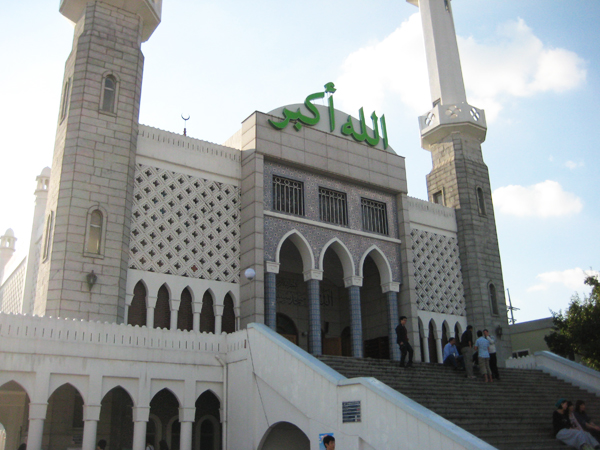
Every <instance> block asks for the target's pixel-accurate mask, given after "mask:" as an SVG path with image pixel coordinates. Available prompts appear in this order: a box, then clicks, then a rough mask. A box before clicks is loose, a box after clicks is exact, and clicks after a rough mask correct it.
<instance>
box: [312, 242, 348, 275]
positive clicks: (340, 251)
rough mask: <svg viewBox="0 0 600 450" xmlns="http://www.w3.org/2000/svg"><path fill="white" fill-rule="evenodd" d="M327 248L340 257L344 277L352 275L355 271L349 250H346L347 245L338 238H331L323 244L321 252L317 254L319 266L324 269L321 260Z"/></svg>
mask: <svg viewBox="0 0 600 450" xmlns="http://www.w3.org/2000/svg"><path fill="white" fill-rule="evenodd" d="M329 248H331V249H332V250H333V251H334V252H335V253H336V255H337V256H338V258H339V259H340V262H341V263H342V268H343V270H344V278H348V277H353V276H354V274H355V273H356V272H355V267H354V261H353V259H352V254H351V253H350V250H348V247H346V245H344V243H343V242H342V241H340V240H339V239H338V238H333V239H331V240H330V241H329V242H327V244H325V245H324V246H323V249H322V250H321V254H320V255H319V268H320V269H321V270H325V267H323V260H324V259H325V252H327V250H328V249H329Z"/></svg>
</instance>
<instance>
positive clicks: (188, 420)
mask: <svg viewBox="0 0 600 450" xmlns="http://www.w3.org/2000/svg"><path fill="white" fill-rule="evenodd" d="M195 415H196V408H179V423H180V424H181V431H180V436H179V450H192V426H193V424H194V419H195ZM215 439H216V435H215Z"/></svg>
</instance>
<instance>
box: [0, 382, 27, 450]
mask: <svg viewBox="0 0 600 450" xmlns="http://www.w3.org/2000/svg"><path fill="white" fill-rule="evenodd" d="M28 413H29V396H28V395H27V392H25V389H23V387H22V386H21V385H20V384H18V383H17V382H15V381H9V382H8V383H5V384H4V385H2V386H1V387H0V423H2V426H3V428H4V443H5V444H4V446H5V448H7V449H8V450H13V449H17V448H18V447H19V445H20V444H21V443H23V442H24V441H25V437H26V436H27V430H28V426H29V421H28V418H29V417H28V416H29V414H28Z"/></svg>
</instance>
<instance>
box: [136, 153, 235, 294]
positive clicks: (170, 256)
mask: <svg viewBox="0 0 600 450" xmlns="http://www.w3.org/2000/svg"><path fill="white" fill-rule="evenodd" d="M239 236H240V191H239V188H238V187H236V186H233V185H228V184H224V183H219V182H216V181H211V180H205V179H202V178H197V177H193V176H190V175H183V174H178V173H176V172H172V171H170V170H166V169H160V168H156V167H149V166H146V165H143V164H137V167H136V174H135V188H134V200H133V211H132V224H131V242H130V252H129V267H130V268H131V269H139V270H145V271H149V272H156V273H163V274H171V275H180V276H184V277H191V278H202V279H208V280H216V281H225V282H230V283H238V282H239V265H240V262H239V259H240V245H239Z"/></svg>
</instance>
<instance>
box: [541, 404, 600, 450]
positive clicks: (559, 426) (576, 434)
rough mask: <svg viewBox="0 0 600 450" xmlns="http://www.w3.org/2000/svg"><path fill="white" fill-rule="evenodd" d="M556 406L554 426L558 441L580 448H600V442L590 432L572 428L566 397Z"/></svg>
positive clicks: (587, 449) (586, 449)
mask: <svg viewBox="0 0 600 450" xmlns="http://www.w3.org/2000/svg"><path fill="white" fill-rule="evenodd" d="M554 406H556V409H555V410H554V412H553V413H552V427H553V428H554V436H555V437H556V439H557V440H558V441H560V442H562V443H563V444H566V445H569V446H571V447H575V448H576V449H579V450H591V449H600V443H598V441H597V440H596V439H594V437H593V436H592V435H591V434H590V433H588V432H587V431H582V430H576V429H574V428H572V425H571V420H570V419H569V408H568V400H567V399H566V398H561V399H560V400H558V401H557V402H556V404H555V405H554Z"/></svg>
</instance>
